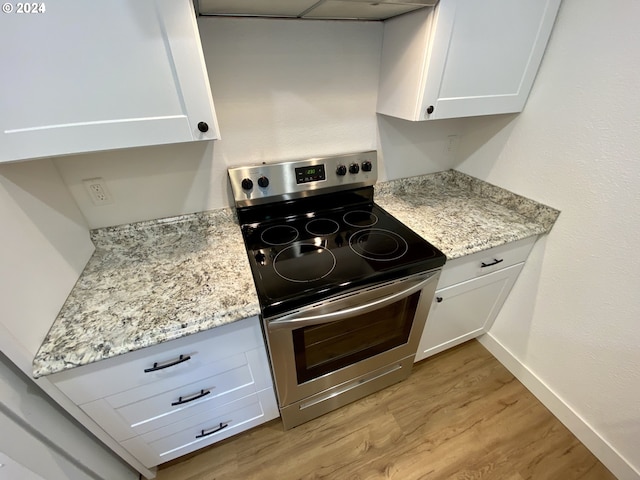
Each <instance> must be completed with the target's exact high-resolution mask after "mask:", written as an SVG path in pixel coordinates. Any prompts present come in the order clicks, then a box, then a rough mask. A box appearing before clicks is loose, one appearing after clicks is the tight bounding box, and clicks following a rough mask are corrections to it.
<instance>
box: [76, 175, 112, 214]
mask: <svg viewBox="0 0 640 480" xmlns="http://www.w3.org/2000/svg"><path fill="white" fill-rule="evenodd" d="M82 182H83V183H84V186H85V188H86V189H87V192H88V193H89V197H90V198H91V202H93V204H94V205H95V206H97V207H100V206H102V205H111V204H112V203H113V198H112V197H111V193H110V192H109V189H108V188H107V183H106V182H105V181H104V178H100V177H98V178H87V179H84V180H82Z"/></svg>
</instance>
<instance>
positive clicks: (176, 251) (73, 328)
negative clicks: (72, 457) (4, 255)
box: [33, 208, 260, 377]
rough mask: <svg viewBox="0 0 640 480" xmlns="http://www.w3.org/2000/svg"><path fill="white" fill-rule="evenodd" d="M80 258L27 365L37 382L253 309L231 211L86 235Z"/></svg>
mask: <svg viewBox="0 0 640 480" xmlns="http://www.w3.org/2000/svg"><path fill="white" fill-rule="evenodd" d="M91 237H92V240H93V242H94V244H95V246H96V251H95V252H94V254H93V256H92V257H91V258H90V259H89V262H88V263H87V266H86V267H85V269H84V271H83V272H82V275H81V276H80V278H79V279H78V282H77V283H76V285H75V286H74V287H73V290H72V291H71V293H70V294H69V297H68V298H67V300H66V302H65V303H64V305H63V307H62V309H61V311H60V313H59V314H58V317H57V318H56V320H55V321H54V323H53V326H52V327H51V329H50V330H49V333H48V334H47V337H46V338H45V340H44V342H43V344H42V346H41V347H40V350H39V351H38V353H37V354H36V357H35V359H34V361H33V375H34V377H40V376H42V375H48V374H52V373H56V372H59V371H62V370H66V369H68V368H72V367H76V366H80V365H85V364H88V363H92V362H95V361H98V360H102V359H106V358H110V357H114V356H116V355H120V354H123V353H127V352H130V351H133V350H138V349H140V348H144V347H149V346H151V345H155V344H158V343H162V342H166V341H168V340H173V339H176V338H180V337H183V336H186V335H190V334H193V333H197V332H200V331H204V330H208V329H210V328H214V327H219V326H221V325H224V324H227V323H231V322H235V321H236V320H240V319H243V318H248V317H251V316H254V315H257V314H258V313H259V311H260V307H259V303H258V296H257V294H256V291H255V288H254V286H253V278H252V276H251V267H250V266H249V260H248V259H247V253H246V250H245V248H244V241H243V239H242V233H241V232H240V227H239V225H238V222H237V218H236V217H235V211H234V210H233V209H230V208H228V209H223V210H216V211H212V212H205V213H198V214H193V215H184V216H179V217H174V218H168V219H162V220H154V221H149V222H141V223H136V224H132V225H124V226H120V227H110V228H104V229H99V230H94V231H92V232H91Z"/></svg>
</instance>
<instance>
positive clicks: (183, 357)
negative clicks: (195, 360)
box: [144, 355, 191, 373]
mask: <svg viewBox="0 0 640 480" xmlns="http://www.w3.org/2000/svg"><path fill="white" fill-rule="evenodd" d="M187 360H191V355H180V358H178V360H176V361H174V362H169V363H165V364H164V365H158V362H156V363H154V364H153V367H151V368H145V369H144V373H149V372H156V371H158V370H162V369H163V368H169V367H173V366H174V365H178V364H179V363H182V362H186V361H187Z"/></svg>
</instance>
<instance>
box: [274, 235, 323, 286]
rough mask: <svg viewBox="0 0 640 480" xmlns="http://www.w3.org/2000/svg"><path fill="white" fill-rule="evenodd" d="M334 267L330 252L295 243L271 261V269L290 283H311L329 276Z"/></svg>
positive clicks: (308, 244)
mask: <svg viewBox="0 0 640 480" xmlns="http://www.w3.org/2000/svg"><path fill="white" fill-rule="evenodd" d="M335 266H336V257H335V256H334V255H333V253H331V251H330V250H328V249H326V248H325V247H323V246H321V245H320V246H318V245H314V244H312V243H297V244H295V245H291V246H289V247H287V248H285V249H284V250H280V252H279V253H278V254H277V255H276V257H275V258H274V259H273V269H274V270H275V272H276V273H277V274H278V275H280V276H281V277H282V278H284V279H285V280H289V281H291V282H313V281H316V280H320V279H322V278H324V277H326V276H327V275H329V274H330V273H331V272H332V271H333V269H334V268H335Z"/></svg>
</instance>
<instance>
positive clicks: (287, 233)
mask: <svg viewBox="0 0 640 480" xmlns="http://www.w3.org/2000/svg"><path fill="white" fill-rule="evenodd" d="M298 235H299V232H298V230H296V229H295V228H293V227H291V226H288V225H274V226H273V227H269V228H267V229H265V230H264V231H263V232H262V233H261V234H260V238H262V241H263V242H264V243H266V244H267V245H287V244H289V243H291V242H293V241H295V240H296V239H297V238H298Z"/></svg>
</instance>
